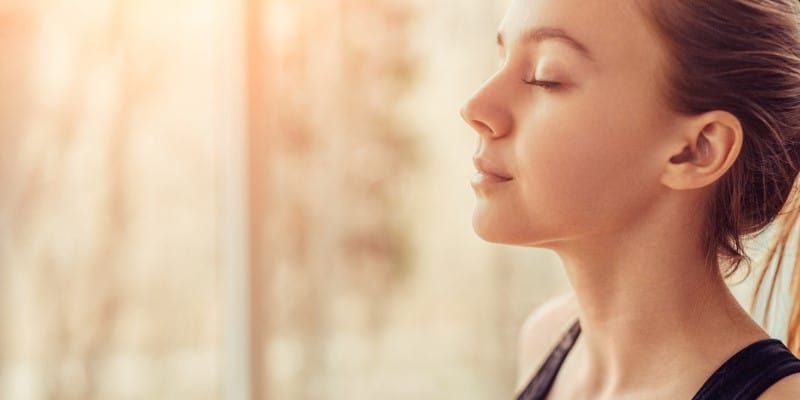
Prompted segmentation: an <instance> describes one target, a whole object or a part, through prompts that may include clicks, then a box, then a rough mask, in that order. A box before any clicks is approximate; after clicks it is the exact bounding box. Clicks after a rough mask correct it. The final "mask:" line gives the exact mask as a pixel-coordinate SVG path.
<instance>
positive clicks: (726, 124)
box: [661, 111, 743, 190]
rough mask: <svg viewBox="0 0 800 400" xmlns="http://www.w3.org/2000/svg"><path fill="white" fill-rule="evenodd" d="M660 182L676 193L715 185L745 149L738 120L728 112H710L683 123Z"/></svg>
mask: <svg viewBox="0 0 800 400" xmlns="http://www.w3.org/2000/svg"><path fill="white" fill-rule="evenodd" d="M679 129H681V130H682V132H678V135H677V136H676V140H675V144H674V145H672V147H673V149H672V150H671V152H672V154H671V155H670V157H669V161H668V163H667V164H666V166H665V168H664V174H663V176H662V179H661V182H662V183H663V184H664V185H666V186H668V187H670V188H672V189H676V190H688V189H698V188H701V187H705V186H708V185H710V184H712V183H714V182H715V181H716V180H717V179H719V178H720V177H721V176H722V175H724V174H725V172H727V171H728V170H729V169H730V167H731V166H732V165H733V163H734V161H736V158H737V157H738V156H739V152H740V151H741V149H742V141H743V133H742V125H741V123H739V119H738V118H736V117H735V116H734V115H733V114H731V113H729V112H725V111H709V112H707V113H704V114H701V115H698V116H695V117H692V118H691V119H690V120H689V121H687V123H686V124H681V128H679Z"/></svg>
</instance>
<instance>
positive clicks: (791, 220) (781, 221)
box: [750, 180, 800, 355]
mask: <svg viewBox="0 0 800 400" xmlns="http://www.w3.org/2000/svg"><path fill="white" fill-rule="evenodd" d="M798 191H800V180H798V182H796V183H795V188H794V191H793V193H792V195H791V196H789V200H788V201H787V202H786V206H785V207H784V211H783V212H782V213H780V214H779V215H778V217H777V218H776V223H777V224H778V230H777V232H776V235H775V238H774V239H773V241H772V244H771V245H770V247H769V249H768V250H767V254H766V258H765V260H764V264H763V266H762V270H761V272H760V273H759V275H758V278H757V281H756V285H755V290H754V292H753V298H752V300H751V303H750V310H751V312H753V311H754V310H755V305H756V303H757V300H758V298H759V297H760V295H761V293H762V291H763V290H764V281H765V280H766V277H767V275H768V274H769V273H770V271H773V272H772V276H771V277H770V280H769V282H770V283H769V292H768V293H767V297H766V305H765V309H764V317H763V320H762V324H763V325H766V324H767V323H768V321H769V312H770V308H771V306H772V303H773V301H774V300H775V287H776V283H777V281H778V279H780V277H781V276H782V274H781V267H782V266H783V264H784V260H785V258H786V250H787V246H790V243H791V242H790V239H791V238H792V234H793V233H795V231H796V230H797V228H798V227H800V224H799V223H798V221H800V193H798ZM795 245H796V246H797V247H798V248H800V236H799V237H798V239H797V243H795ZM773 263H774V264H775V268H771V266H772V265H773ZM792 265H793V271H792V273H791V285H790V289H789V290H790V298H791V300H792V302H791V309H790V312H789V324H788V328H787V335H786V338H787V340H786V345H787V347H788V348H789V350H791V351H792V353H794V354H795V355H800V257H798V256H797V254H795V258H794V260H792Z"/></svg>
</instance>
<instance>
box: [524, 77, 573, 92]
mask: <svg viewBox="0 0 800 400" xmlns="http://www.w3.org/2000/svg"><path fill="white" fill-rule="evenodd" d="M522 82H524V83H526V84H528V85H533V86H538V87H541V88H542V89H545V90H553V89H557V88H559V87H561V86H562V85H563V84H562V83H561V82H555V81H543V80H538V79H533V80H527V79H525V78H522Z"/></svg>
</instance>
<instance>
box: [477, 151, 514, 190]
mask: <svg viewBox="0 0 800 400" xmlns="http://www.w3.org/2000/svg"><path fill="white" fill-rule="evenodd" d="M472 161H473V163H474V164H475V169H476V170H477V173H476V174H475V176H473V178H472V184H473V186H476V185H477V186H483V185H488V184H495V183H504V182H509V181H511V180H513V179H514V178H512V177H511V175H510V174H508V173H507V172H505V171H503V170H502V169H500V168H498V167H497V166H496V164H494V163H493V162H491V161H489V160H487V159H485V158H479V157H475V158H473V159H472Z"/></svg>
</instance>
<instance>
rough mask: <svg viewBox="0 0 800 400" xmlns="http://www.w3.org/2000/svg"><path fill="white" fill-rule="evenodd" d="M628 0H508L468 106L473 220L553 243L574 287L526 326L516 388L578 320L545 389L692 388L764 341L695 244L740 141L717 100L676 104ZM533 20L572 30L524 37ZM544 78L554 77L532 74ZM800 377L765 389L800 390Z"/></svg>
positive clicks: (595, 394) (671, 391) (592, 393)
mask: <svg viewBox="0 0 800 400" xmlns="http://www.w3.org/2000/svg"><path fill="white" fill-rule="evenodd" d="M638 6H639V5H638V4H637V3H636V2H635V1H634V0H605V1H602V2H601V1H593V2H587V1H584V0H515V1H513V2H512V4H511V6H510V8H509V10H508V13H507V15H506V17H505V19H504V20H503V22H502V24H501V26H500V29H499V32H500V33H501V37H502V44H501V45H500V50H501V64H500V66H499V68H498V69H497V71H496V72H495V73H494V74H493V75H492V76H491V77H490V78H489V79H488V80H487V81H486V82H485V83H484V84H483V85H482V86H481V87H480V88H479V89H478V90H477V91H476V92H475V93H474V95H473V96H472V97H471V98H469V99H468V101H467V102H466V103H465V104H464V106H463V107H462V110H461V113H462V116H463V117H464V119H465V120H466V121H467V122H468V123H469V124H470V126H472V127H473V128H474V130H475V131H477V133H478V137H479V141H478V146H477V149H476V152H475V156H474V157H475V158H476V159H477V160H478V161H477V162H476V165H477V169H478V170H479V173H478V174H477V175H476V178H475V179H474V181H473V187H474V189H475V194H476V203H475V209H474V214H473V226H474V229H475V231H476V232H477V233H478V235H480V236H481V237H482V238H484V239H485V240H488V241H491V242H497V243H506V244H515V245H523V246H532V247H540V248H547V249H551V250H554V251H555V252H556V253H557V254H558V255H559V257H560V258H561V260H562V261H563V264H564V268H565V269H566V271H567V275H568V277H569V279H570V283H571V285H572V287H573V289H574V293H573V294H571V295H569V296H567V297H566V298H561V299H556V300H554V301H553V302H551V303H550V304H547V305H545V306H543V307H541V308H540V309H538V310H535V311H534V312H533V313H532V314H531V316H530V317H529V318H528V321H526V323H525V325H524V326H523V329H522V331H521V333H520V351H521V353H520V381H519V388H518V389H519V390H521V389H522V387H523V386H524V385H525V384H526V383H527V381H528V380H529V379H530V377H531V374H532V373H533V372H535V369H536V367H537V366H538V365H539V363H540V362H541V361H542V360H543V358H544V357H546V355H547V353H549V351H550V349H551V348H552V346H553V345H554V344H555V343H556V342H557V341H558V339H559V338H560V337H561V335H562V334H563V333H564V332H565V331H566V329H567V327H568V326H569V324H571V323H572V321H574V318H578V317H579V318H580V321H581V326H582V329H583V332H582V334H581V336H580V338H579V339H578V341H577V343H576V345H575V347H574V348H573V350H572V351H571V352H570V354H569V356H568V358H567V359H566V361H565V363H564V365H563V367H562V369H561V371H560V373H559V375H558V378H557V380H556V382H555V385H554V387H553V389H552V391H551V395H550V398H551V399H625V398H631V399H633V398H635V399H643V398H654V399H656V398H658V399H661V398H691V397H692V396H693V395H694V394H695V392H696V391H697V390H698V389H699V388H700V386H701V385H702V384H703V382H704V381H705V380H706V379H707V378H708V377H709V376H710V375H711V374H712V373H713V372H714V371H715V370H716V368H717V367H718V366H719V365H720V364H722V362H724V361H725V360H726V359H728V358H729V357H730V356H731V355H733V354H734V353H736V352H737V351H738V350H739V349H741V348H743V347H745V346H746V345H748V344H750V343H752V342H754V341H756V340H760V339H764V338H767V337H768V335H767V333H766V332H765V331H764V330H763V329H761V327H760V326H759V325H758V324H757V323H756V322H755V321H753V320H752V319H751V317H750V316H749V315H748V313H747V312H746V311H745V310H743V309H742V308H741V307H740V306H739V304H738V302H737V301H736V299H735V298H734V297H733V296H732V295H731V293H730V290H729V289H728V287H727V285H726V284H725V282H724V279H723V277H722V276H721V274H720V273H719V269H718V268H717V267H716V266H713V265H707V263H706V261H705V256H704V250H703V248H702V245H701V241H700V239H699V238H700V234H701V230H702V228H703V220H704V212H705V208H704V206H703V205H704V204H705V202H706V201H707V199H708V198H709V196H710V193H711V191H712V189H713V188H714V185H715V183H716V182H717V181H718V179H719V178H720V177H721V176H722V175H723V174H724V173H725V172H726V171H727V170H728V169H729V168H730V166H731V164H732V163H733V162H734V161H735V159H736V157H737V156H738V154H739V151H740V148H741V144H742V128H741V125H740V124H739V121H738V120H737V119H736V117H735V116H733V115H731V114H730V113H727V112H724V111H711V112H708V113H704V114H700V115H682V114H678V113H676V112H674V111H672V110H671V109H670V108H669V107H667V105H666V104H665V102H664V100H663V97H662V93H661V91H660V87H661V86H660V85H661V84H662V83H663V82H664V72H665V70H667V68H668V66H669V61H668V60H669V59H668V57H667V53H666V48H665V47H664V46H663V44H662V42H661V41H660V39H659V38H658V36H657V34H656V33H655V31H654V30H652V29H651V27H650V25H648V21H646V19H645V17H644V15H643V14H642V12H641V9H640V8H638ZM540 27H553V28H559V29H561V30H563V31H565V32H567V33H568V34H569V35H570V36H571V37H573V38H575V39H577V41H579V42H580V43H581V44H582V45H583V47H584V48H585V49H588V54H589V55H587V53H586V52H585V51H581V50H578V49H576V48H575V46H573V45H570V44H569V42H568V41H567V40H564V39H558V38H550V39H544V40H531V39H530V35H529V34H528V32H530V31H531V30H533V29H536V28H540ZM534 80H538V81H549V82H556V83H557V84H556V85H553V84H545V83H542V82H538V83H537V84H529V83H526V82H525V81H529V82H530V81H534ZM798 376H800V374H796V375H791V376H789V377H787V378H784V379H783V380H781V381H780V382H778V383H777V384H775V385H773V387H771V388H770V389H769V390H768V391H767V392H766V393H765V394H764V395H762V397H761V398H762V399H771V398H792V397H796V398H800V378H798Z"/></svg>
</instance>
